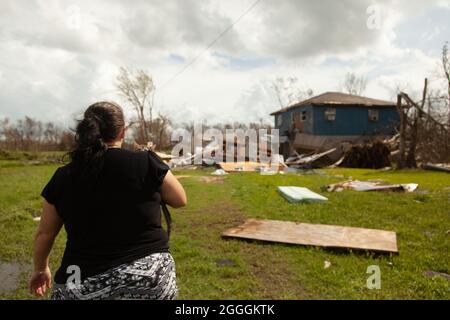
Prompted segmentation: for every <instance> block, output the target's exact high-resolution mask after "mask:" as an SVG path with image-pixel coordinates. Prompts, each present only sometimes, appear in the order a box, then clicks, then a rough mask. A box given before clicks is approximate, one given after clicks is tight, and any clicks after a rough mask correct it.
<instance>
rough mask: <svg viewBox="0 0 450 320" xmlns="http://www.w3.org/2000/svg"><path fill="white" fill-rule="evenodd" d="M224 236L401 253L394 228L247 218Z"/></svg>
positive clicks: (224, 233) (223, 234)
mask: <svg viewBox="0 0 450 320" xmlns="http://www.w3.org/2000/svg"><path fill="white" fill-rule="evenodd" d="M222 236H223V237H231V238H242V239H250V240H260V241H269V242H279V243H288V244H298V245H310V246H320V247H326V248H345V249H360V250H372V251H379V252H398V249H397V235H396V233H395V232H393V231H384V230H375V229H364V228H354V227H343V226H334V225H325V224H310V223H300V222H291V221H277V220H258V219H248V220H246V221H245V222H244V224H242V225H240V226H238V227H235V228H231V229H228V230H226V231H225V232H223V233H222Z"/></svg>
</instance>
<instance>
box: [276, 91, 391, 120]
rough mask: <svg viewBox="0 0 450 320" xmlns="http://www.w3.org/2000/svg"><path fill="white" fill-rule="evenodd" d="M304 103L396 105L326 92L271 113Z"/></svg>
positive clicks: (364, 105) (280, 111)
mask: <svg viewBox="0 0 450 320" xmlns="http://www.w3.org/2000/svg"><path fill="white" fill-rule="evenodd" d="M304 105H317V106H319V105H332V106H334V107H338V106H361V107H395V105H396V104H395V102H390V101H384V100H378V99H372V98H367V97H361V96H356V95H353V94H347V93H342V92H325V93H323V94H321V95H318V96H315V97H312V98H310V99H307V100H303V101H301V102H299V103H296V104H293V105H291V106H288V107H286V108H283V109H280V110H278V111H275V112H273V113H271V114H270V115H271V116H274V115H277V114H279V113H283V112H286V111H289V110H292V109H295V108H297V107H300V106H304Z"/></svg>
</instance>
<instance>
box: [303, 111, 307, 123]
mask: <svg viewBox="0 0 450 320" xmlns="http://www.w3.org/2000/svg"><path fill="white" fill-rule="evenodd" d="M301 119H302V122H305V121H306V120H307V119H308V114H307V113H306V111H302V118H301Z"/></svg>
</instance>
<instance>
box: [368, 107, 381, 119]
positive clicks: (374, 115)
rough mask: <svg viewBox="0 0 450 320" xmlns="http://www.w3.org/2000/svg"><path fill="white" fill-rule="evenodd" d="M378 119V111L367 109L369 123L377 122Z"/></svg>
mask: <svg viewBox="0 0 450 320" xmlns="http://www.w3.org/2000/svg"><path fill="white" fill-rule="evenodd" d="M379 118H380V114H379V112H378V110H375V109H369V121H371V122H377V121H378V119H379Z"/></svg>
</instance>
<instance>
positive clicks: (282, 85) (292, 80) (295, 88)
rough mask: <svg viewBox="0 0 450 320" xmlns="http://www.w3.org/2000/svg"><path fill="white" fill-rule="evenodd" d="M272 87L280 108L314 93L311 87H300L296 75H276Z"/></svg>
mask: <svg viewBox="0 0 450 320" xmlns="http://www.w3.org/2000/svg"><path fill="white" fill-rule="evenodd" d="M273 89H274V91H275V95H276V97H277V100H278V103H279V104H280V108H283V107H286V106H289V105H292V104H295V103H298V102H300V101H303V100H305V99H308V98H310V97H312V96H313V94H314V92H313V90H312V89H310V88H308V89H305V88H303V87H301V86H300V84H299V80H298V78H297V77H286V78H282V77H278V78H276V79H275V81H274V82H273Z"/></svg>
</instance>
